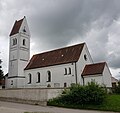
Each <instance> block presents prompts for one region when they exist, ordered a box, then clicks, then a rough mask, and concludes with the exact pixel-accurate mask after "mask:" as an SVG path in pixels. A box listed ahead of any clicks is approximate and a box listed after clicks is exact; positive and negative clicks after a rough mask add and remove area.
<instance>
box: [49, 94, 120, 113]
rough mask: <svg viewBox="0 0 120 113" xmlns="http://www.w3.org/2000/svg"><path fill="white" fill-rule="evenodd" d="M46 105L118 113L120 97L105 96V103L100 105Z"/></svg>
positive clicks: (51, 103) (119, 110) (50, 103)
mask: <svg viewBox="0 0 120 113" xmlns="http://www.w3.org/2000/svg"><path fill="white" fill-rule="evenodd" d="M48 105H50V106H51V105H52V106H59V107H67V108H76V109H92V110H103V111H115V112H120V95H107V98H106V101H105V102H104V103H103V104H102V105H86V106H81V105H63V104H62V103H61V104H59V105H58V104H57V103H55V102H48Z"/></svg>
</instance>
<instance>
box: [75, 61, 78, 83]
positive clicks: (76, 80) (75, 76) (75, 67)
mask: <svg viewBox="0 0 120 113" xmlns="http://www.w3.org/2000/svg"><path fill="white" fill-rule="evenodd" d="M75 80H76V84H77V83H78V82H77V65H76V62H75Z"/></svg>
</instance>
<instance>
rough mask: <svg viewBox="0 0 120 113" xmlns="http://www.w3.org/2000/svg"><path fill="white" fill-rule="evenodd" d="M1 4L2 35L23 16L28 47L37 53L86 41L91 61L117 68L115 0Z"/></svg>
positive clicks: (118, 12) (119, 13) (118, 8)
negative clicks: (26, 30)
mask: <svg viewBox="0 0 120 113" xmlns="http://www.w3.org/2000/svg"><path fill="white" fill-rule="evenodd" d="M1 3H2V1H0V11H2V12H4V15H1V13H0V16H1V17H4V18H3V20H0V25H2V24H1V23H4V24H5V26H6V27H5V28H4V29H6V32H5V33H2V34H3V35H8V33H9V32H8V31H10V29H11V25H12V23H13V22H14V21H15V20H16V19H19V18H21V17H23V16H24V15H25V16H26V17H27V20H28V24H29V27H30V32H31V41H32V42H34V43H35V45H34V46H33V47H32V50H37V51H40V52H41V51H45V50H49V49H54V48H58V47H62V46H66V45H69V44H70V43H72V42H74V43H81V42H87V45H88V47H89V50H90V52H91V55H92V56H93V60H94V61H95V62H97V61H103V60H105V61H108V63H109V64H110V66H111V67H114V68H119V67H120V66H119V65H120V64H119V56H120V54H119V51H120V49H119V48H117V45H118V44H117V45H116V44H115V43H116V42H114V41H113V40H112V37H113V38H114V39H115V40H119V38H118V37H119V34H120V33H119V28H120V27H119V26H118V24H114V23H115V21H120V19H119V18H120V1H119V0H109V1H108V0H19V1H16V0H12V1H10V0H6V1H5V4H6V7H5V8H3V7H2V5H1ZM4 20H5V21H4ZM8 23H9V24H8ZM0 34H1V33H0ZM115 34H116V36H113V35H115ZM112 41H113V42H114V43H111V42H112ZM118 42H119V41H118ZM115 48H117V51H116V50H115ZM111 52H112V54H111ZM116 54H117V56H116Z"/></svg>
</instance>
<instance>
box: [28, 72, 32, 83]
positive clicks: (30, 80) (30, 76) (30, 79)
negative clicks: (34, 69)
mask: <svg viewBox="0 0 120 113" xmlns="http://www.w3.org/2000/svg"><path fill="white" fill-rule="evenodd" d="M28 79H29V81H28V84H31V82H32V75H31V74H30V73H29V78H28Z"/></svg>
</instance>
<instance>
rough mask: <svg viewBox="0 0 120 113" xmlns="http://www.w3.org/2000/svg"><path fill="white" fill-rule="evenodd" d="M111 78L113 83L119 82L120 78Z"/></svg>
mask: <svg viewBox="0 0 120 113" xmlns="http://www.w3.org/2000/svg"><path fill="white" fill-rule="evenodd" d="M111 80H112V83H115V82H116V83H118V82H119V80H118V79H116V78H115V77H111Z"/></svg>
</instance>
